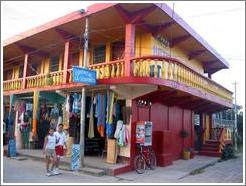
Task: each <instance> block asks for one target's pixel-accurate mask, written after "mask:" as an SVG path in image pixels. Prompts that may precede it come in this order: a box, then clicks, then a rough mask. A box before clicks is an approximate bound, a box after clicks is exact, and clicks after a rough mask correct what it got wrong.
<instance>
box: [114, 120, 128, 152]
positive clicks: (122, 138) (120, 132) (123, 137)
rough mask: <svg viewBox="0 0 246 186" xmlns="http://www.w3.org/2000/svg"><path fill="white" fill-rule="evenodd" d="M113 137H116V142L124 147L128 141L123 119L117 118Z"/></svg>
mask: <svg viewBox="0 0 246 186" xmlns="http://www.w3.org/2000/svg"><path fill="white" fill-rule="evenodd" d="M114 137H115V138H116V139H117V144H118V145H119V146H120V147H124V146H126V145H127V144H128V143H129V131H128V129H127V128H126V125H124V124H123V121H121V120H119V121H118V122H117V127H116V131H115V135H114Z"/></svg>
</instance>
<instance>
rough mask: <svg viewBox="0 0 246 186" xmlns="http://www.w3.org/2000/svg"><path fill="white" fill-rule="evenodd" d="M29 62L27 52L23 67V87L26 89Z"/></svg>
mask: <svg viewBox="0 0 246 186" xmlns="http://www.w3.org/2000/svg"><path fill="white" fill-rule="evenodd" d="M27 62H28V54H25V59H24V68H23V82H22V89H25V88H26V74H27Z"/></svg>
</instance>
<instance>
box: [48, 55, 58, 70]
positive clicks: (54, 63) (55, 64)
mask: <svg viewBox="0 0 246 186" xmlns="http://www.w3.org/2000/svg"><path fill="white" fill-rule="evenodd" d="M58 70H59V57H58V56H54V57H51V59H50V72H55V71H58Z"/></svg>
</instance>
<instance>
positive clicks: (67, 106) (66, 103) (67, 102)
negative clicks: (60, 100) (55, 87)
mask: <svg viewBox="0 0 246 186" xmlns="http://www.w3.org/2000/svg"><path fill="white" fill-rule="evenodd" d="M69 97H70V96H69V95H67V97H66V102H65V111H66V112H70V105H69Z"/></svg>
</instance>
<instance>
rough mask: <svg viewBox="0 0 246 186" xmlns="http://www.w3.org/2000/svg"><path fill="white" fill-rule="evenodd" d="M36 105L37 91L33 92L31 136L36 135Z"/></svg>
mask: <svg viewBox="0 0 246 186" xmlns="http://www.w3.org/2000/svg"><path fill="white" fill-rule="evenodd" d="M38 103H39V91H37V90H34V92H33V110H32V111H33V114H32V119H33V120H32V134H33V136H36V135H37V112H38Z"/></svg>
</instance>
